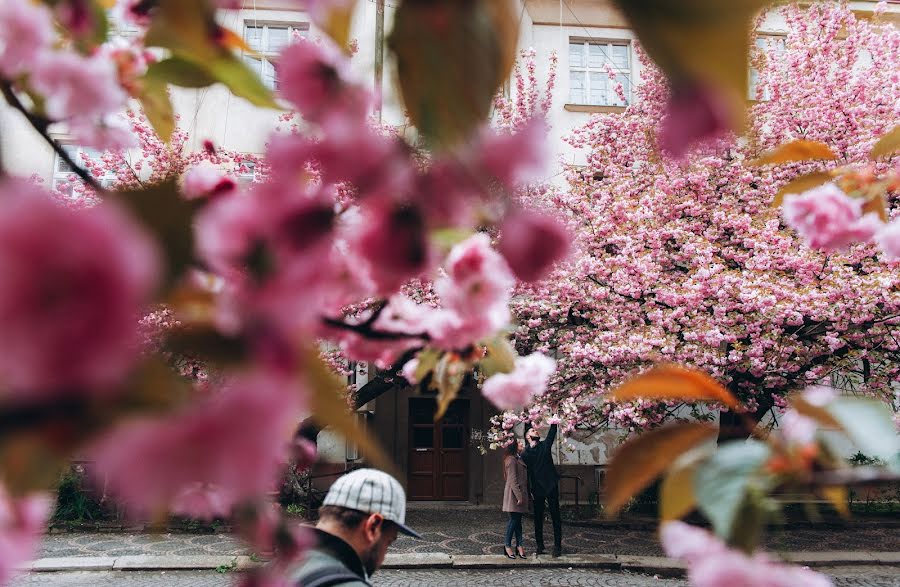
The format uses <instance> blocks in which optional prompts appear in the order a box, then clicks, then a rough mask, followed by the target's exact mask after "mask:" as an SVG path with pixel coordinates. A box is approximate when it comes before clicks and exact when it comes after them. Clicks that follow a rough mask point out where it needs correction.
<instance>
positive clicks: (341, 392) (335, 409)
mask: <svg viewBox="0 0 900 587" xmlns="http://www.w3.org/2000/svg"><path fill="white" fill-rule="evenodd" d="M303 365H304V369H305V372H306V375H307V379H308V381H309V386H310V388H311V389H310V391H311V397H310V398H309V399H310V409H311V412H312V418H313V420H314V421H315V422H316V424H318V425H319V426H320V427H323V428H324V427H328V428H331V429H332V430H334V431H335V432H337V433H339V434H340V435H341V436H343V437H344V438H345V439H346V440H347V441H348V442H352V443H354V444H356V445H357V446H359V447H360V449H361V450H362V451H363V452H364V454H365V458H366V460H367V461H369V462H370V463H371V464H372V466H374V467H377V468H379V469H382V470H383V471H386V472H388V473H391V474H393V475H395V476H398V474H397V471H396V467H395V466H394V464H393V463H392V462H391V460H390V459H389V458H388V456H387V454H386V453H385V452H384V450H383V449H382V448H381V444H380V443H379V442H378V440H376V439H375V438H373V437H372V436H371V434H369V432H368V431H366V430H365V429H363V428H361V427H360V426H359V425H357V423H356V420H355V419H354V418H353V415H352V412H351V410H350V407H349V405H348V404H347V401H346V398H345V395H346V387H347V386H346V384H345V383H344V382H343V381H341V379H340V378H339V377H338V376H337V375H336V374H335V373H334V372H332V371H331V370H330V369H329V368H328V366H327V365H326V364H325V363H324V362H322V359H321V358H320V357H319V355H318V352H317V351H316V350H315V349H308V350H306V351H305V352H304V355H303Z"/></svg>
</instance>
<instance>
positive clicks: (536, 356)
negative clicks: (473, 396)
mask: <svg viewBox="0 0 900 587" xmlns="http://www.w3.org/2000/svg"><path fill="white" fill-rule="evenodd" d="M555 370H556V361H554V360H553V359H551V358H550V357H548V356H546V355H542V354H540V353H533V354H531V355H528V356H527V357H519V358H518V359H516V363H515V369H513V371H512V373H497V374H496V375H492V376H491V377H489V378H488V379H487V381H485V382H484V385H483V386H482V389H481V393H482V394H483V395H484V397H485V398H486V399H487V400H488V401H489V402H491V403H492V404H494V405H495V406H497V408H499V409H501V410H513V409H520V408H522V407H523V406H526V405H528V404H530V403H531V401H532V399H534V397H535V396H538V395H542V394H543V393H544V391H546V389H547V383H548V381H549V380H550V376H551V375H553V372H554V371H555Z"/></svg>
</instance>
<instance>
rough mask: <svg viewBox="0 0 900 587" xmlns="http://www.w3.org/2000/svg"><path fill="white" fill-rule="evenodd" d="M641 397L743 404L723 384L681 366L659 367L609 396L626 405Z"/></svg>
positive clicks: (730, 404)
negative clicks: (627, 402)
mask: <svg viewBox="0 0 900 587" xmlns="http://www.w3.org/2000/svg"><path fill="white" fill-rule="evenodd" d="M639 398H643V399H654V400H678V401H688V402H702V401H706V402H720V403H722V404H725V405H726V406H728V407H729V408H731V409H738V408H740V402H738V400H737V398H736V397H734V396H733V395H732V394H731V392H729V391H728V390H727V389H725V388H724V387H722V384H721V383H719V382H718V381H716V380H715V379H713V378H712V377H710V376H709V375H707V374H706V373H704V372H702V371H697V370H696V369H688V368H687V367H681V366H679V365H660V366H659V367H654V368H653V369H651V370H649V371H647V372H646V373H642V374H641V375H638V376H637V377H635V378H633V379H631V380H629V381H626V382H625V383H624V384H622V385H621V386H619V387H617V388H616V389H614V390H613V391H612V392H611V393H610V394H609V399H610V400H612V401H618V402H626V401H633V400H636V399H639Z"/></svg>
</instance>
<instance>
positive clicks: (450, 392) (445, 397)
mask: <svg viewBox="0 0 900 587" xmlns="http://www.w3.org/2000/svg"><path fill="white" fill-rule="evenodd" d="M468 369H469V364H468V363H466V362H465V361H463V360H461V359H460V358H459V357H458V356H456V355H455V354H454V353H444V356H443V357H441V360H440V361H438V362H437V365H436V366H435V369H434V377H433V378H432V380H431V385H432V386H433V387H435V388H437V392H438V397H437V412H435V414H434V421H435V422H437V421H438V420H440V419H441V418H443V417H444V414H445V413H447V408H448V407H450V404H451V403H452V402H453V400H455V399H456V396H457V395H458V394H459V388H460V387H462V384H463V380H464V379H465V378H466V373H467V371H468Z"/></svg>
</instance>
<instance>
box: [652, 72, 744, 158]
mask: <svg viewBox="0 0 900 587" xmlns="http://www.w3.org/2000/svg"><path fill="white" fill-rule="evenodd" d="M731 120H732V117H731V116H730V113H729V112H728V105H727V104H726V102H725V99H724V97H722V96H720V95H719V93H718V90H716V89H715V88H712V87H709V86H706V85H704V84H702V83H697V82H695V83H691V84H688V85H685V86H682V87H679V88H675V89H674V90H673V91H672V95H671V97H670V98H669V102H668V104H667V105H666V116H665V118H663V120H662V124H661V126H660V130H659V146H660V148H661V149H662V150H663V151H664V152H666V153H668V154H670V155H672V156H673V157H676V158H680V157H682V156H684V154H685V153H686V152H687V150H688V148H690V146H691V145H692V144H694V143H697V142H701V141H702V142H709V141H711V140H713V139H717V138H720V137H722V136H724V135H725V134H726V133H727V132H728V131H729V130H730V129H731V124H732V122H731Z"/></svg>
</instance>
